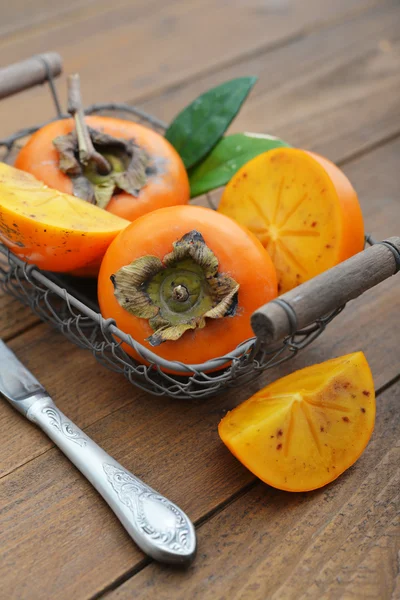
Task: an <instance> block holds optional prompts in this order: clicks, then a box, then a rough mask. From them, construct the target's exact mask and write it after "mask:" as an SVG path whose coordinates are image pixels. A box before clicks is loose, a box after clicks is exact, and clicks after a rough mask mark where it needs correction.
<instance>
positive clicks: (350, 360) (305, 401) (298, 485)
mask: <svg viewBox="0 0 400 600" xmlns="http://www.w3.org/2000/svg"><path fill="white" fill-rule="evenodd" d="M374 423H375V392H374V383H373V379H372V375H371V371H370V368H369V365H368V363H367V360H366V358H365V356H364V354H363V353H362V352H355V353H354V354H348V355H346V356H342V357H340V358H335V359H332V360H328V361H327V362H324V363H322V364H319V365H313V366H311V367H307V368H305V369H302V370H300V371H297V372H295V373H292V374H291V375H288V376H287V377H283V378H282V379H279V380H278V381H275V382H274V383H272V384H270V385H268V386H267V387H265V388H264V389H263V390H261V391H259V392H258V393H257V394H255V395H254V396H252V397H251V398H249V400H247V401H246V402H244V403H243V404H241V405H240V406H238V407H237V408H235V409H234V410H232V411H231V412H229V413H227V415H226V416H225V417H224V418H223V419H222V421H221V422H220V424H219V428H218V429H219V435H220V437H221V439H222V441H223V442H224V444H226V445H227V447H228V448H229V450H230V451H231V452H232V453H233V454H234V455H235V456H236V458H238V459H239V460H240V461H241V462H242V463H243V464H244V465H245V466H246V467H247V468H248V469H249V470H250V471H252V472H253V473H254V474H255V475H256V476H257V477H259V478H260V479H261V480H262V481H264V482H265V483H268V484H269V485H271V486H273V487H276V488H278V489H281V490H287V491H290V492H304V491H309V490H313V489H316V488H320V487H322V486H324V485H326V484H327V483H329V482H331V481H333V480H334V479H336V478H337V477H338V476H339V475H340V474H341V473H343V472H344V471H345V470H346V469H348V468H349V467H351V465H352V464H354V463H355V462H356V460H357V459H358V458H359V456H360V455H361V454H362V452H363V451H364V449H365V447H366V445H367V444H368V441H369V439H370V437H371V435H372V431H373V429H374Z"/></svg>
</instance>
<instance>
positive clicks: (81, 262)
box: [0, 163, 129, 272]
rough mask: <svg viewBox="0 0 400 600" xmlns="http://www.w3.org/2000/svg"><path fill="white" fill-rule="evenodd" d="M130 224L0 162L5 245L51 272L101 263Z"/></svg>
mask: <svg viewBox="0 0 400 600" xmlns="http://www.w3.org/2000/svg"><path fill="white" fill-rule="evenodd" d="M127 225H129V222H128V221H125V219H121V218H120V217H117V216H116V215H112V214H111V213H109V212H106V211H105V210H102V209H101V208H97V207H96V206H93V205H92V204H89V203H88V202H85V201H84V200H80V199H79V198H75V197H74V196H70V195H69V194H64V193H62V192H58V191H57V190H54V189H51V188H49V187H47V186H46V185H44V184H43V183H42V182H41V181H38V180H37V179H36V178H35V177H33V175H31V174H29V173H25V172H24V171H20V170H19V169H15V168H14V167H11V166H9V165H6V164H4V163H0V242H2V243H3V244H4V245H5V246H7V248H9V249H10V250H12V252H14V254H16V255H17V256H19V257H20V258H22V259H23V260H25V261H26V262H29V263H34V264H36V265H37V266H38V267H40V268H41V269H44V270H47V271H62V272H68V271H72V270H73V269H77V268H82V267H85V266H86V265H90V264H91V263H93V262H95V261H98V262H100V260H101V258H102V257H103V255H104V253H105V251H106V250H107V248H108V246H109V245H110V243H111V242H112V240H113V239H114V238H115V236H116V235H117V234H118V233H119V232H120V231H121V230H122V229H124V228H125V227H126V226H127Z"/></svg>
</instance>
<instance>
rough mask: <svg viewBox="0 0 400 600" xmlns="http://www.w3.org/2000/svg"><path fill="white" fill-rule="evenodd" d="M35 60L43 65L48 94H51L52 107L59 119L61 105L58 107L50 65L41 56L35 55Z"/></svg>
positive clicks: (58, 102)
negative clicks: (48, 88)
mask: <svg viewBox="0 0 400 600" xmlns="http://www.w3.org/2000/svg"><path fill="white" fill-rule="evenodd" d="M35 58H36V59H37V60H38V61H40V62H41V63H42V64H43V66H44V68H45V69H46V80H47V83H48V84H49V87H50V92H51V96H52V98H53V102H54V105H55V107H56V111H57V115H58V117H61V115H62V110H61V105H60V101H59V99H58V94H57V90H56V86H55V83H54V78H53V74H52V72H51V69H50V65H49V63H48V62H47V60H46V59H45V58H44V57H43V56H40V55H36V56H35Z"/></svg>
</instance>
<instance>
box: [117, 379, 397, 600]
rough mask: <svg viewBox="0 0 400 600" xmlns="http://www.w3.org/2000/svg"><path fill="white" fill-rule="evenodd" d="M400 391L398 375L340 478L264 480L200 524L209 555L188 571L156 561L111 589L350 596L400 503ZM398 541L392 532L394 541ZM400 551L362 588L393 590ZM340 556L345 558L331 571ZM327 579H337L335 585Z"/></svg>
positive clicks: (288, 599) (146, 594)
mask: <svg viewBox="0 0 400 600" xmlns="http://www.w3.org/2000/svg"><path fill="white" fill-rule="evenodd" d="M399 393H400V385H399V384H397V386H394V387H393V388H391V389H389V390H388V391H387V392H385V393H384V394H382V396H380V397H379V398H378V406H377V419H376V430H375V433H374V436H373V438H372V441H371V442H370V444H369V446H368V447H367V450H366V451H365V453H364V454H363V456H362V457H361V459H360V460H359V461H358V462H357V463H356V465H355V466H353V467H352V468H351V469H349V470H348V471H347V472H346V473H345V474H343V475H342V476H341V477H340V478H339V479H337V480H336V481H335V482H333V483H332V484H330V485H328V486H327V487H325V488H323V489H321V490H318V491H316V492H312V493H308V494H289V493H286V492H279V491H278V490H274V489H272V488H270V487H268V486H266V485H264V484H261V483H258V484H257V485H256V486H255V487H254V488H253V489H252V490H251V491H249V492H248V493H247V494H245V495H243V496H242V497H241V498H239V499H238V500H236V501H234V502H233V503H232V504H231V505H230V506H228V507H227V508H225V510H223V511H222V512H221V513H220V514H218V515H216V516H214V517H212V518H211V519H210V520H209V521H208V522H207V523H206V524H205V525H203V526H202V527H201V528H200V529H199V556H198V559H197V561H196V562H195V563H194V564H193V565H192V566H191V567H190V569H189V571H188V572H177V571H172V570H170V569H167V568H165V567H162V566H159V565H155V564H152V565H150V566H149V567H147V568H145V569H144V570H143V571H142V572H141V573H139V574H137V575H136V576H135V577H133V578H132V579H131V580H129V581H128V582H126V583H125V584H123V585H122V586H121V587H120V588H119V589H118V590H116V591H115V592H114V593H111V594H110V595H109V596H108V597H109V598H112V599H113V600H114V599H115V600H117V599H118V600H124V599H126V600H127V599H128V598H129V599H130V598H141V599H142V598H143V599H144V598H149V599H150V598H154V594H156V595H157V598H159V599H160V600H163V599H169V598H174V599H178V598H182V599H183V598H193V599H196V598H199V599H200V598H204V597H208V598H215V599H216V600H217V599H221V600H222V598H224V599H225V598H229V599H232V600H234V599H239V598H240V600H244V599H246V600H247V599H249V600H250V599H254V598H260V599H261V598H271V599H272V598H273V599H274V600H275V599H276V600H277V599H284V600H297V599H298V598H303V597H304V596H305V597H308V598H314V599H319V598H321V597H323V598H334V597H343V596H342V593H343V591H344V589H345V587H346V582H347V580H348V579H350V581H349V585H350V586H351V583H352V582H351V578H352V577H354V575H355V573H357V570H358V569H359V572H362V571H363V569H362V563H363V560H364V559H365V555H366V554H367V555H368V553H370V552H372V551H373V550H374V547H376V540H377V539H379V538H380V537H381V536H384V534H385V532H386V528H387V527H388V526H390V527H391V526H392V521H393V520H394V519H395V518H396V515H398V513H399V510H400V502H399V493H398V492H399V482H400V469H399V464H400V461H399V459H400V446H399V445H398V440H397V428H398V426H399V413H398V410H397V398H398V395H399ZM397 541H398V540H397ZM395 543H396V541H395V539H391V540H390V548H392V547H393V545H394V544H395ZM397 548H399V546H397ZM346 552H347V555H348V558H349V565H348V564H347V561H346ZM341 553H343V554H342V557H341V560H339V559H338V554H339V555H340V554H341ZM395 553H396V548H393V550H392V551H391V556H390V559H389V560H385V557H384V555H383V553H382V554H381V555H380V557H381V559H382V561H383V562H384V573H379V574H378V573H377V571H376V570H375V566H373V565H372V572H370V573H369V575H367V577H368V576H369V578H370V581H369V584H368V586H369V591H370V592H371V591H373V592H374V593H375V594H376V593H377V592H379V593H378V594H376V595H369V596H368V595H364V591H367V590H368V587H367V586H366V587H365V588H364V586H363V587H362V591H360V594H359V596H353V597H360V598H361V597H362V598H367V597H369V598H390V597H391V594H392V592H393V588H394V585H395V576H396V571H397V569H396V560H395ZM330 560H333V561H336V565H335V568H334V569H332V570H331V571H330V572H328V570H327V564H328V562H329V561H330ZM369 560H370V561H371V557H369ZM324 569H326V570H325V572H324V573H323V576H322V575H321V574H322V571H323V570H324ZM356 579H357V578H356ZM353 583H354V584H355V583H356V582H353ZM311 586H315V587H314V591H311ZM326 586H332V587H331V593H330V594H329V595H327V594H326V593H325V590H326ZM354 591H355V592H356V593H357V591H358V590H357V587H356V585H353V592H354ZM344 597H348V596H344ZM350 597H351V596H350Z"/></svg>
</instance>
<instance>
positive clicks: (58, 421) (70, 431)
mask: <svg viewBox="0 0 400 600" xmlns="http://www.w3.org/2000/svg"><path fill="white" fill-rule="evenodd" d="M42 413H44V414H45V415H47V416H48V417H49V420H50V424H51V425H52V426H53V427H55V428H56V429H57V430H58V431H60V433H62V434H63V435H64V436H65V437H66V438H67V439H68V440H70V441H71V442H75V444H78V446H81V447H82V448H83V447H84V446H86V440H85V438H83V437H82V436H81V435H80V434H79V433H78V432H77V431H76V430H75V429H74V427H73V425H72V423H71V422H70V421H63V420H62V418H61V415H60V413H59V412H58V410H57V409H55V408H52V407H49V406H46V407H45V408H43V409H42Z"/></svg>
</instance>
